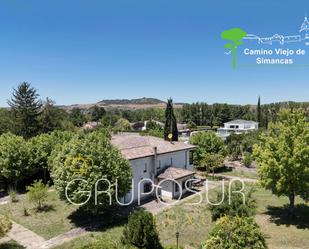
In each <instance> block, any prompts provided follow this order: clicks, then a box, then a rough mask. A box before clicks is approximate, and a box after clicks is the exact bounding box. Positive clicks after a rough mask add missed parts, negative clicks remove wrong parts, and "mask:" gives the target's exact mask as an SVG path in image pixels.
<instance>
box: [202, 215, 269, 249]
mask: <svg viewBox="0 0 309 249" xmlns="http://www.w3.org/2000/svg"><path fill="white" fill-rule="evenodd" d="M202 248H203V249H231V248H233V249H243V248H246V249H266V248H267V245H266V240H265V235H264V234H263V233H262V232H261V229H260V228H259V226H258V225H257V224H256V223H255V221H254V219H253V218H248V217H237V216H236V217H229V216H224V217H222V218H221V219H219V220H218V221H217V222H216V225H215V226H214V228H213V229H212V231H211V232H210V234H209V235H208V238H207V240H206V242H205V244H204V245H203V247H202Z"/></svg>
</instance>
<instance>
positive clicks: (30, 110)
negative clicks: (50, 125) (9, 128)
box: [8, 82, 42, 138]
mask: <svg viewBox="0 0 309 249" xmlns="http://www.w3.org/2000/svg"><path fill="white" fill-rule="evenodd" d="M12 95H13V97H12V98H11V100H9V101H8V104H9V106H10V107H11V109H12V112H13V114H14V117H15V127H14V128H15V133H16V134H17V135H21V136H23V137H24V138H31V137H33V136H35V135H37V134H38V132H39V121H38V116H39V115H40V109H41V107H42V103H41V101H40V100H39V99H38V97H39V95H38V94H37V92H36V89H34V88H33V87H31V86H30V84H29V83H27V82H23V83H21V84H20V85H19V86H18V87H17V89H14V90H13V94H12Z"/></svg>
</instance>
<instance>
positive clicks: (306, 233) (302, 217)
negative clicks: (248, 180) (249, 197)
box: [254, 189, 309, 249]
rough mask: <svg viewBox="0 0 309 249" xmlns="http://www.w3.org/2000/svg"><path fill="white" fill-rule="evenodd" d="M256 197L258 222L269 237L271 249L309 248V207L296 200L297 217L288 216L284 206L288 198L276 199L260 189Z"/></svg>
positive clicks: (268, 241)
mask: <svg viewBox="0 0 309 249" xmlns="http://www.w3.org/2000/svg"><path fill="white" fill-rule="evenodd" d="M254 196H255V197H256V199H257V204H258V209H257V215H256V222H257V223H258V224H259V225H260V227H261V229H262V231H263V232H264V233H265V234H266V236H267V243H268V246H269V248H270V249H300V248H301V249H307V248H309V206H308V205H306V204H305V203H304V202H303V201H301V200H300V199H296V204H297V205H296V210H295V211H296V217H295V218H294V219H291V218H289V217H288V216H287V210H286V209H285V208H284V205H286V204H288V198H287V197H280V198H278V197H276V196H275V195H272V194H271V193H270V192H269V191H266V190H263V189H259V190H258V191H257V192H256V193H255V194H254Z"/></svg>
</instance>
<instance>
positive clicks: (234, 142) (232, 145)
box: [226, 133, 244, 160]
mask: <svg viewBox="0 0 309 249" xmlns="http://www.w3.org/2000/svg"><path fill="white" fill-rule="evenodd" d="M243 137H244V134H235V133H232V134H231V135H230V136H228V137H227V139H226V143H227V149H228V154H229V156H230V158H231V159H232V160H237V159H239V158H240V156H241V155H242V153H243V146H242V141H243Z"/></svg>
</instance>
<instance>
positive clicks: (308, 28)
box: [244, 15, 309, 46]
mask: <svg viewBox="0 0 309 249" xmlns="http://www.w3.org/2000/svg"><path fill="white" fill-rule="evenodd" d="M244 39H245V40H251V41H257V42H258V44H268V45H273V43H279V44H280V45H284V44H286V43H294V42H304V43H305V45H307V46H309V21H308V18H307V15H305V20H304V21H303V23H302V25H301V27H300V29H299V34H297V35H279V34H274V35H272V36H269V37H259V36H257V35H254V34H248V35H247V36H246V37H244Z"/></svg>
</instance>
